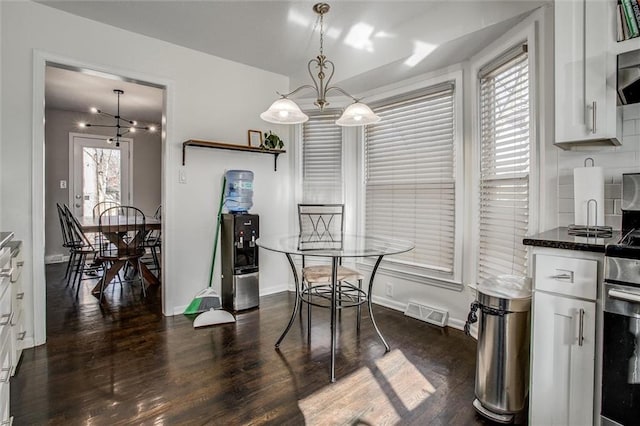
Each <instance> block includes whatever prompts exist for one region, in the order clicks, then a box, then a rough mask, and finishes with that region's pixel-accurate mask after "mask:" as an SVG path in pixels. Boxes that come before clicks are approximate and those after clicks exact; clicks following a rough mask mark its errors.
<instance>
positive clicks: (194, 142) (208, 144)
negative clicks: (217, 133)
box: [182, 139, 287, 171]
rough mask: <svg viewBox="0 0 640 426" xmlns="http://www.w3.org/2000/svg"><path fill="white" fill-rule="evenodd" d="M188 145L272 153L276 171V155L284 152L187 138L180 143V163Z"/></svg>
mask: <svg viewBox="0 0 640 426" xmlns="http://www.w3.org/2000/svg"><path fill="white" fill-rule="evenodd" d="M188 146H196V147H199V148H215V149H226V150H229V151H245V152H256V153H258V154H272V155H273V170H274V171H278V156H279V155H280V154H284V153H285V152H287V151H285V150H284V149H269V148H257V147H254V146H248V145H236V144H230V143H224V142H210V141H202V140H197V139H189V140H188V141H185V142H183V143H182V165H183V166H184V165H185V160H186V158H185V157H186V149H187V147H188Z"/></svg>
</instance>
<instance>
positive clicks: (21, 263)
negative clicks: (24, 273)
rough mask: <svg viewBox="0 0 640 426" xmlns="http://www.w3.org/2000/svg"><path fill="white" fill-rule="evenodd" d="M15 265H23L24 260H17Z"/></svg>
mask: <svg viewBox="0 0 640 426" xmlns="http://www.w3.org/2000/svg"><path fill="white" fill-rule="evenodd" d="M17 265H18V267H19V268H21V267H23V266H24V260H19V261H18V262H17Z"/></svg>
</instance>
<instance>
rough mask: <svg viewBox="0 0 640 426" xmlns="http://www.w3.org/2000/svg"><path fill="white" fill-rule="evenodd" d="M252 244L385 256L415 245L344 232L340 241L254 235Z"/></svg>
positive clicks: (321, 253)
mask: <svg viewBox="0 0 640 426" xmlns="http://www.w3.org/2000/svg"><path fill="white" fill-rule="evenodd" d="M256 244H258V246H260V247H262V248H264V249H266V250H271V251H277V252H281V253H288V254H299V255H304V256H318V257H368V256H387V255H391V254H398V253H404V252H406V251H409V250H412V249H413V248H414V247H415V245H414V244H413V243H412V242H411V241H406V240H398V239H395V238H387V237H377V236H363V235H348V234H345V235H343V236H342V240H341V241H336V240H334V239H330V238H327V237H326V236H321V235H305V234H302V235H298V234H295V235H284V236H283V235H265V236H261V237H260V238H258V239H257V240H256Z"/></svg>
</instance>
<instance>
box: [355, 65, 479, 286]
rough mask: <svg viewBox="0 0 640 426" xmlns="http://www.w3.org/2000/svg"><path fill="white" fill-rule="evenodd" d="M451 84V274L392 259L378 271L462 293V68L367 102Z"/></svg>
mask: <svg viewBox="0 0 640 426" xmlns="http://www.w3.org/2000/svg"><path fill="white" fill-rule="evenodd" d="M447 83H453V86H454V95H453V99H454V114H455V115H454V116H455V124H454V132H455V138H454V144H455V150H456V156H455V183H456V192H455V214H454V220H455V223H456V225H455V228H454V233H455V234H454V235H455V236H454V261H453V273H452V274H449V273H438V272H437V271H436V270H434V269H429V268H425V267H420V266H410V265H405V264H403V263H400V262H394V261H393V259H392V258H385V259H383V261H382V262H381V263H380V266H379V269H378V270H379V271H380V272H382V273H384V274H387V275H390V276H393V277H397V278H402V279H406V280H409V281H413V282H417V283H420V284H427V285H433V286H437V287H442V288H446V289H450V290H456V291H461V290H462V289H463V282H462V272H463V264H462V261H463V249H464V247H463V244H464V240H465V239H464V231H463V230H464V229H465V218H464V214H463V211H464V204H465V197H466V195H465V194H466V192H467V189H466V188H467V185H466V181H465V174H464V168H465V152H464V149H465V148H464V139H465V137H464V136H465V133H464V130H465V129H464V118H465V117H464V82H463V71H462V67H459V68H458V69H454V70H448V71H447V72H445V73H441V74H439V75H435V76H434V75H431V76H429V77H426V78H424V77H423V78H422V79H420V80H413V82H412V83H405V84H403V85H400V86H395V87H390V86H387V87H384V88H381V89H380V90H379V92H378V93H377V94H376V95H375V96H368V97H367V102H368V103H370V104H374V105H375V104H379V103H380V102H385V101H388V100H389V101H393V100H394V99H397V98H399V97H402V96H407V95H410V94H412V93H413V92H418V91H423V90H427V91H428V90H429V89H431V88H435V87H437V86H441V85H443V84H447ZM364 133H365V132H364V129H358V131H357V135H356V141H357V147H358V162H359V165H358V173H359V176H358V182H359V185H358V201H357V204H358V210H357V218H358V227H357V231H358V233H361V234H362V233H364V230H365V229H364V228H365V225H364V224H365V213H366V212H365V206H366V182H365V152H364V143H365V135H364ZM374 263H375V259H358V260H357V267H359V268H363V269H364V270H370V269H371V268H372V266H373V264H374Z"/></svg>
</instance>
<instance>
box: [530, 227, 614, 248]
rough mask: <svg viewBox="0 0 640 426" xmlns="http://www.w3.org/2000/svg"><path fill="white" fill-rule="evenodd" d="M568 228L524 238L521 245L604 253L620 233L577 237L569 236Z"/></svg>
mask: <svg viewBox="0 0 640 426" xmlns="http://www.w3.org/2000/svg"><path fill="white" fill-rule="evenodd" d="M568 229H569V228H567V227H564V226H562V227H559V228H555V229H551V230H549V231H545V232H541V233H539V234H535V235H531V236H529V237H525V238H524V239H523V240H522V243H523V244H524V245H525V246H536V247H548V248H557V249H564V250H580V251H592V252H596V253H604V247H605V246H606V245H607V244H610V243H617V242H618V240H620V231H613V234H612V236H611V237H609V238H596V237H579V236H577V235H569V233H568V232H567V231H568Z"/></svg>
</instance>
